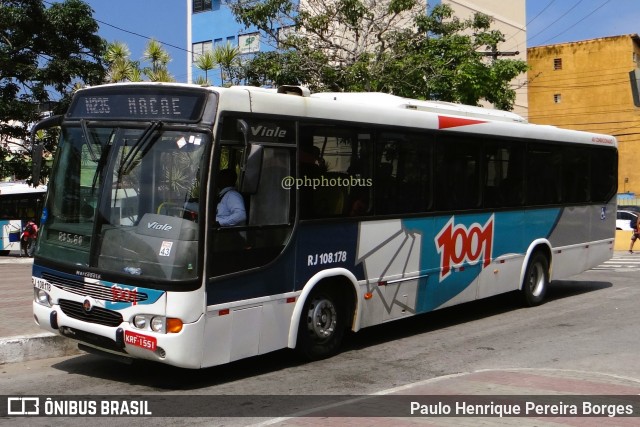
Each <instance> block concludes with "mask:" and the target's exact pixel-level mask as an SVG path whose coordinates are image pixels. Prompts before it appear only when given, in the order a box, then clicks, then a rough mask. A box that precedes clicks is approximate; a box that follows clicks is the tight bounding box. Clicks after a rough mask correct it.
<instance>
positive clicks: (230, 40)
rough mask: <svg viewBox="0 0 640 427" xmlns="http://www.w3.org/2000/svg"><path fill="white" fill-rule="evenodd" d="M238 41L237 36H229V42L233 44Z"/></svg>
mask: <svg viewBox="0 0 640 427" xmlns="http://www.w3.org/2000/svg"><path fill="white" fill-rule="evenodd" d="M235 42H236V38H235V36H231V37H227V44H229V45H231V46H233V45H234V44H235Z"/></svg>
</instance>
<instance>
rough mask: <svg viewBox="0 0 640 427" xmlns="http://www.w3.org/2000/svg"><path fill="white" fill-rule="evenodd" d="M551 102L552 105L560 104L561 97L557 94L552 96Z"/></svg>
mask: <svg viewBox="0 0 640 427" xmlns="http://www.w3.org/2000/svg"><path fill="white" fill-rule="evenodd" d="M553 102H554V104H560V103H561V102H562V95H560V94H559V93H555V94H553Z"/></svg>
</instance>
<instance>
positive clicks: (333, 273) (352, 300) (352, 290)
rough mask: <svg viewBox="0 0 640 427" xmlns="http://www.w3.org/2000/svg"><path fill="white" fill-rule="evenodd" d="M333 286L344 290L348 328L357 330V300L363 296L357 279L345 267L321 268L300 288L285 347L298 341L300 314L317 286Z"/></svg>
mask: <svg viewBox="0 0 640 427" xmlns="http://www.w3.org/2000/svg"><path fill="white" fill-rule="evenodd" d="M325 286H326V287H333V288H335V289H339V290H340V291H342V292H344V295H345V297H347V298H348V305H347V309H348V310H349V311H348V315H349V316H350V319H351V326H350V330H351V331H353V332H357V331H358V330H359V329H360V316H361V310H360V307H359V301H362V298H363V297H364V296H363V295H362V291H361V290H360V287H359V286H358V280H357V279H356V277H355V276H354V275H353V273H352V272H350V271H349V270H347V269H344V268H332V269H328V270H323V271H320V272H318V273H316V274H315V275H313V276H312V277H311V278H310V279H309V280H308V281H307V283H306V284H305V285H304V287H303V288H302V292H301V293H300V296H299V297H298V299H297V301H296V305H295V307H294V308H293V313H292V314H291V322H290V325H289V339H288V343H287V347H289V348H295V347H296V344H297V341H298V328H299V326H300V316H301V315H302V310H303V307H304V305H305V303H306V301H307V299H308V298H309V295H311V292H313V291H314V290H315V289H317V288H318V287H325Z"/></svg>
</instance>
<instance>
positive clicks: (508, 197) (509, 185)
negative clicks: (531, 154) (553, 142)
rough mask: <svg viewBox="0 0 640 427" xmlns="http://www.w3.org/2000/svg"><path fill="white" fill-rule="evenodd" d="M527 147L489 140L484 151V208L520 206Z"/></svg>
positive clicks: (522, 196) (522, 195)
mask: <svg viewBox="0 0 640 427" xmlns="http://www.w3.org/2000/svg"><path fill="white" fill-rule="evenodd" d="M523 156H524V148H523V146H522V145H521V144H512V143H506V142H500V143H491V142H490V143H487V144H486V145H485V152H484V165H485V166H484V167H485V176H484V194H483V199H484V207H486V208H499V207H502V206H520V205H522V202H523V199H524V168H523V163H524V157H523Z"/></svg>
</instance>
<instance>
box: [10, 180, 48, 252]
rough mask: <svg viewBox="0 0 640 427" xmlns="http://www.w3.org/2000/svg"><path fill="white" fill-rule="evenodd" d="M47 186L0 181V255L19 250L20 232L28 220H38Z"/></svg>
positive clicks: (36, 221)
mask: <svg viewBox="0 0 640 427" xmlns="http://www.w3.org/2000/svg"><path fill="white" fill-rule="evenodd" d="M46 192H47V186H46V185H41V186H39V187H35V188H34V187H32V186H31V185H29V184H27V183H26V182H23V181H7V182H0V255H8V254H9V252H10V251H20V234H21V233H22V229H23V228H24V225H25V224H26V222H27V221H28V220H34V221H35V223H36V224H38V223H39V222H40V215H41V213H42V207H43V206H44V198H45V195H46Z"/></svg>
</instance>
